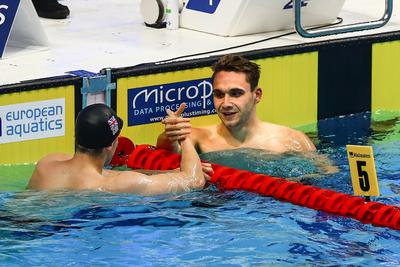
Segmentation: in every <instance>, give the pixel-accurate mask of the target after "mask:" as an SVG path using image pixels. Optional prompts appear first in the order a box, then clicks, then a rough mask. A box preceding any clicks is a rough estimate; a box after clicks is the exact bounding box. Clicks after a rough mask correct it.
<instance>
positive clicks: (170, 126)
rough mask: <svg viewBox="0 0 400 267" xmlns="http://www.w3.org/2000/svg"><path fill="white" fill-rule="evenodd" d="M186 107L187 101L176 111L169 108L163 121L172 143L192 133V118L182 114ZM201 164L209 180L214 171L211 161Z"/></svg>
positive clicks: (188, 136)
mask: <svg viewBox="0 0 400 267" xmlns="http://www.w3.org/2000/svg"><path fill="white" fill-rule="evenodd" d="M185 108H186V103H182V104H181V105H180V106H179V108H178V109H177V110H176V111H175V112H173V111H172V110H170V109H167V110H166V112H167V116H166V117H165V118H164V119H163V120H162V121H161V123H162V124H164V125H165V129H164V132H165V135H166V137H167V138H168V139H169V141H170V142H171V143H174V142H178V143H180V142H182V141H183V140H185V139H186V138H190V134H191V133H192V124H191V123H190V118H184V117H182V116H181V115H182V112H183V111H184V110H185ZM201 164H202V169H203V174H204V177H205V179H206V180H207V181H209V180H210V179H211V175H212V173H213V169H212V167H211V163H208V162H202V163H201Z"/></svg>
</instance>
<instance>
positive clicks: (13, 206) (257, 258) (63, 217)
mask: <svg viewBox="0 0 400 267" xmlns="http://www.w3.org/2000/svg"><path fill="white" fill-rule="evenodd" d="M378 115H379V116H378ZM378 115H376V114H374V115H373V116H372V118H371V114H370V113H362V114H356V115H353V116H346V117H340V118H334V119H329V120H324V121H320V122H318V124H317V125H316V129H317V130H316V131H315V132H312V133H310V134H309V136H310V137H311V138H312V139H313V141H314V142H315V143H316V144H317V146H318V148H319V151H320V153H324V154H326V155H328V157H329V158H330V159H331V160H332V162H334V164H336V165H337V166H338V167H339V169H340V172H339V173H336V174H331V175H323V174H320V176H319V177H316V178H315V179H314V178H313V181H312V183H313V184H314V185H316V186H319V187H321V188H330V189H334V190H336V191H340V192H344V193H348V194H352V188H351V181H350V178H349V168H348V162H347V156H346V150H345V145H346V144H348V143H349V144H350V143H351V144H359V145H372V146H373V148H374V154H375V160H376V165H377V173H378V178H379V181H380V191H381V195H382V196H381V197H379V198H374V200H376V201H380V202H383V203H386V204H390V205H396V206H399V202H400V179H399V177H400V119H399V117H396V116H391V117H390V118H387V116H386V115H385V114H384V115H382V114H378ZM222 153H225V155H226V152H222ZM236 153H238V154H239V157H240V159H241V161H242V162H241V163H240V164H242V165H241V166H249V167H250V168H252V169H253V170H254V169H255V168H257V170H260V171H261V170H262V169H263V168H264V169H265V172H266V173H268V174H270V172H276V173H278V172H282V170H284V169H285V168H286V169H287V170H288V171H291V170H292V168H294V167H297V169H296V173H295V174H299V175H302V174H304V173H308V172H314V171H315V169H314V167H313V165H312V164H307V162H304V159H301V158H299V159H296V156H293V155H292V156H291V157H289V159H282V158H281V157H279V156H277V158H273V156H272V155H260V157H261V159H260V160H259V161H257V162H258V163H259V165H257V166H254V164H255V163H254V162H252V163H251V164H250V163H243V161H244V160H245V158H246V157H248V159H246V160H248V161H251V160H253V159H254V156H255V151H253V150H243V151H236ZM220 154H221V153H220ZM244 155H245V156H246V157H245V156H244ZM205 156H206V157H210V156H211V157H214V159H218V158H220V155H218V153H217V155H205ZM228 156H229V154H228ZM222 158H223V157H222ZM228 158H229V157H228ZM235 161H238V160H237V159H236V160H235ZM270 161H272V162H273V163H269V162H270ZM297 161H298V162H299V164H297V163H296V162H297ZM278 162H281V164H282V166H279V164H278ZM300 162H301V163H300ZM228 163H229V162H228ZM231 163H232V162H231ZM299 166H300V167H299ZM32 168H33V166H32V165H21V166H17V167H14V168H10V167H9V166H3V167H1V168H0V183H1V185H0V188H2V190H1V191H0V265H4V266H22V265H23V266H110V265H112V266H290V265H300V266H338V265H339V266H348V265H350V266H380V265H381V266H399V265H400V246H399V245H398V244H399V241H400V232H399V231H395V230H392V229H388V228H380V227H374V226H372V225H365V224H362V223H360V222H358V221H356V220H353V219H349V218H344V217H340V216H335V215H331V214H328V213H325V212H320V211H315V210H312V209H308V208H304V207H300V206H295V205H293V204H290V203H285V202H281V201H278V200H275V199H273V198H269V197H262V196H260V195H257V194H254V193H249V192H243V191H226V192H218V191H217V190H216V189H215V188H213V187H210V188H207V189H206V190H203V191H194V192H188V193H183V194H177V195H162V196H155V197H139V196H135V195H130V194H111V193H104V192H68V191H61V192H52V193H48V192H33V191H28V190H24V187H25V185H26V182H27V180H28V178H29V173H30V171H31V170H32ZM10 169H13V170H14V171H15V170H18V171H16V172H15V173H13V172H12V171H10ZM11 176H14V177H17V178H18V179H15V180H16V181H15V182H14V184H13V180H12V179H11V178H10V177H11ZM21 176H24V177H21ZM6 178H7V179H6Z"/></svg>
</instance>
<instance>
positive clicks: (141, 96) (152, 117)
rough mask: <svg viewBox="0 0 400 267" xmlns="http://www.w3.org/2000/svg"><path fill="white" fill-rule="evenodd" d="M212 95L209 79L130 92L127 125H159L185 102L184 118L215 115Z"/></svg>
mask: <svg viewBox="0 0 400 267" xmlns="http://www.w3.org/2000/svg"><path fill="white" fill-rule="evenodd" d="M212 93H213V92H212V84H211V79H210V78H207V79H199V80H191V81H184V82H177V83H170V84H162V85H154V86H146V87H141V88H131V89H128V126H134V125H140V124H148V123H153V122H159V121H161V120H162V119H163V118H164V117H165V116H166V109H171V110H176V109H177V108H178V107H179V105H180V104H181V103H182V102H185V103H186V104H187V108H186V110H185V111H184V112H183V114H182V115H183V116H184V117H197V116H203V115H210V114H214V113H215V109H214V104H213V100H212Z"/></svg>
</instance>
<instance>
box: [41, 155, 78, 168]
mask: <svg viewBox="0 0 400 267" xmlns="http://www.w3.org/2000/svg"><path fill="white" fill-rule="evenodd" d="M70 159H72V156H71V155H67V154H63V153H51V154H48V155H46V156H44V157H43V158H41V159H40V160H39V161H38V162H37V163H36V168H41V167H47V166H48V165H52V164H54V163H58V162H63V161H67V160H70Z"/></svg>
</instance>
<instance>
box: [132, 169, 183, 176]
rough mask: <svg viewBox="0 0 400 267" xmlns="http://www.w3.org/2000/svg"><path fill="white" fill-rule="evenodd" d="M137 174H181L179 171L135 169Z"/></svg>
mask: <svg viewBox="0 0 400 267" xmlns="http://www.w3.org/2000/svg"><path fill="white" fill-rule="evenodd" d="M135 172H139V173H143V174H146V175H154V174H159V173H171V172H179V169H177V170H167V171H166V170H145V169H135Z"/></svg>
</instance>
